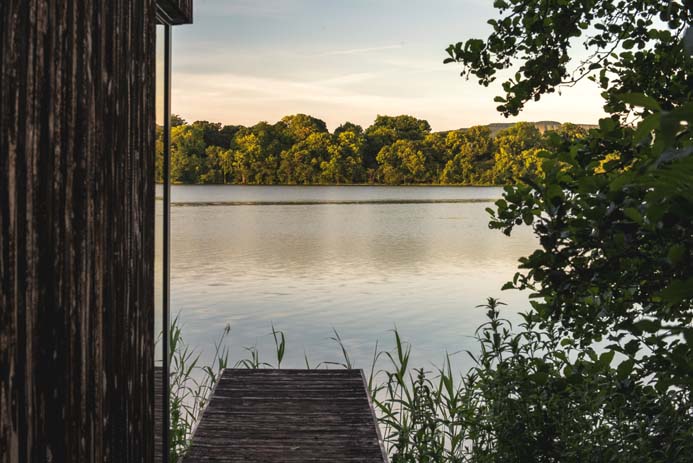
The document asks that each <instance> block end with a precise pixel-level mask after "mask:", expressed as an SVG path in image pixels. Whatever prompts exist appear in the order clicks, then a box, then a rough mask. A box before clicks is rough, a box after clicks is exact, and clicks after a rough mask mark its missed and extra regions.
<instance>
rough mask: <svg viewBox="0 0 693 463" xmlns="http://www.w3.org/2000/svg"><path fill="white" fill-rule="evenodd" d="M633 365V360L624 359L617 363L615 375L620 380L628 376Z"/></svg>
mask: <svg viewBox="0 0 693 463" xmlns="http://www.w3.org/2000/svg"><path fill="white" fill-rule="evenodd" d="M634 365H635V361H634V360H632V359H628V360H624V361H623V362H621V363H620V364H619V365H618V368H616V377H617V378H618V379H620V380H623V379H625V378H627V377H628V375H630V374H631V372H632V371H633V366H634Z"/></svg>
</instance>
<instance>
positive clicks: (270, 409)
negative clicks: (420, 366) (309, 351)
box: [185, 370, 387, 463]
mask: <svg viewBox="0 0 693 463" xmlns="http://www.w3.org/2000/svg"><path fill="white" fill-rule="evenodd" d="M385 461H387V460H386V457H385V453H384V450H383V448H382V446H381V442H380V437H379V433H378V429H377V424H376V422H375V416H374V414H373V410H372V406H371V404H370V400H369V396H368V393H367V391H366V384H365V381H364V378H363V372H362V371H361V370H225V371H224V373H223V375H222V378H221V380H220V381H219V383H218V385H217V387H216V390H215V391H214V395H213V397H212V399H211V400H210V402H209V404H208V406H207V409H206V410H205V412H204V415H203V418H202V420H201V422H200V423H199V425H198V427H197V429H196V430H195V434H194V435H193V440H192V447H191V449H190V452H189V453H188V455H187V457H186V459H185V463H198V462H234V463H235V462H245V463H256V462H257V463H260V462H262V463H273V462H286V463H290V462H302V463H309V462H330V463H352V462H362V463H376V462H377V463H383V462H385Z"/></svg>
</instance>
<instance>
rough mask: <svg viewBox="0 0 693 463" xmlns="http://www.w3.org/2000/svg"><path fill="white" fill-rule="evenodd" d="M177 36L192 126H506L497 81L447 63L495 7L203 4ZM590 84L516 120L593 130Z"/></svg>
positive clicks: (178, 91) (424, 0)
mask: <svg viewBox="0 0 693 463" xmlns="http://www.w3.org/2000/svg"><path fill="white" fill-rule="evenodd" d="M194 4H195V19H194V21H195V22H194V24H192V25H188V26H177V27H175V28H174V34H173V88H172V96H173V101H172V110H173V112H174V113H176V114H180V115H181V116H183V117H184V118H185V119H186V120H188V121H189V122H192V121H195V120H209V121H214V122H222V123H224V124H243V125H253V124H255V123H257V122H258V121H262V120H264V121H269V122H275V121H277V120H279V119H280V118H281V117H283V116H285V115H288V114H295V113H306V114H310V115H312V116H315V117H318V118H320V119H323V120H324V121H325V122H327V125H328V127H329V128H330V129H331V130H333V129H334V128H335V127H337V126H338V125H339V124H341V123H343V122H345V121H351V122H354V123H358V124H361V125H362V126H364V127H367V126H368V125H370V124H371V123H372V122H373V120H374V119H375V117H376V115H378V114H387V115H393V116H394V115H398V114H411V115H413V116H416V117H419V118H423V119H426V120H428V121H429V122H430V123H431V126H432V127H433V130H450V129H456V128H460V127H468V126H470V125H475V124H486V123H490V122H500V121H505V119H504V118H503V117H502V116H501V115H500V114H498V113H497V112H496V110H495V107H496V103H494V102H493V97H494V96H496V95H498V94H500V93H501V92H500V91H499V86H496V87H494V88H484V87H482V86H480V85H478V84H477V83H476V81H475V80H471V79H470V80H469V81H465V80H464V79H463V78H461V77H460V76H459V72H460V70H461V69H460V68H459V67H458V66H457V65H455V64H447V65H444V64H442V62H443V59H445V57H446V53H445V48H446V47H447V45H448V44H450V43H453V42H458V41H462V40H465V39H468V38H472V37H476V38H485V37H486V36H487V35H488V33H489V31H490V26H489V25H487V24H486V20H487V19H489V18H492V17H495V10H494V9H493V8H492V4H493V0H195V3H194ZM601 107H602V102H601V98H600V96H599V90H598V89H597V87H596V85H595V84H593V83H592V82H589V81H586V80H585V81H584V83H581V84H579V85H578V86H576V87H574V88H566V89H563V91H562V95H561V96H559V95H558V94H553V95H550V96H547V97H544V98H543V99H542V101H540V102H538V103H529V104H528V105H527V107H526V108H525V110H524V112H523V113H522V114H521V115H520V116H519V117H518V118H516V120H529V121H537V120H557V121H560V122H576V123H596V122H597V120H598V119H599V118H600V117H602V116H603V112H602V110H601Z"/></svg>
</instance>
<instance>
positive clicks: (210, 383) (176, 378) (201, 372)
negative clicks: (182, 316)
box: [169, 317, 231, 463]
mask: <svg viewBox="0 0 693 463" xmlns="http://www.w3.org/2000/svg"><path fill="white" fill-rule="evenodd" d="M230 330H231V327H230V326H229V325H227V326H226V327H225V328H224V331H223V332H222V334H221V335H220V337H219V339H218V340H217V342H215V344H214V355H213V357H212V359H213V360H212V362H211V363H210V364H208V365H202V364H201V363H200V353H199V352H196V351H195V350H193V349H192V348H191V347H190V346H189V345H188V344H186V343H185V341H184V339H183V331H182V328H181V325H180V321H179V319H178V317H176V318H175V319H174V320H173V322H172V323H171V328H170V330H169V346H170V350H169V365H170V374H169V384H170V389H169V391H170V392H169V407H170V408H169V409H170V434H169V436H170V446H169V450H170V451H169V461H171V462H172V463H177V462H179V461H182V459H183V457H184V455H185V453H186V452H187V451H188V449H189V447H190V443H191V438H192V434H193V431H194V429H195V426H196V425H197V423H198V422H199V421H200V418H201V417H202V412H203V411H204V409H205V406H206V405H207V401H208V400H209V398H210V397H211V395H212V392H213V391H214V388H215V387H216V385H217V383H218V381H219V378H220V377H221V373H222V372H223V371H224V369H225V368H226V367H227V364H228V355H229V352H228V348H227V347H226V345H225V340H226V337H227V336H228V335H229V332H230Z"/></svg>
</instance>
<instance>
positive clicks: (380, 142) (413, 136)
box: [364, 115, 431, 168]
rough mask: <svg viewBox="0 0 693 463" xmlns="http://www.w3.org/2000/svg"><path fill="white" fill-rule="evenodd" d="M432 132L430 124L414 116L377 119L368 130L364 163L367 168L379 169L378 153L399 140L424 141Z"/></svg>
mask: <svg viewBox="0 0 693 463" xmlns="http://www.w3.org/2000/svg"><path fill="white" fill-rule="evenodd" d="M430 132H431V126H430V125H429V123H428V122H427V121H425V120H422V119H417V118H415V117H413V116H407V115H401V116H381V115H378V117H376V119H375V122H374V123H373V125H371V126H370V127H368V128H367V129H366V132H365V134H366V150H365V153H364V163H365V167H366V168H369V167H370V168H377V167H378V165H377V159H376V157H377V156H378V153H379V152H380V150H381V149H383V147H385V146H389V145H391V144H393V143H395V142H396V141H398V140H412V141H413V140H423V139H424V138H425V137H426V135H427V134H428V133H430Z"/></svg>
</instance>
